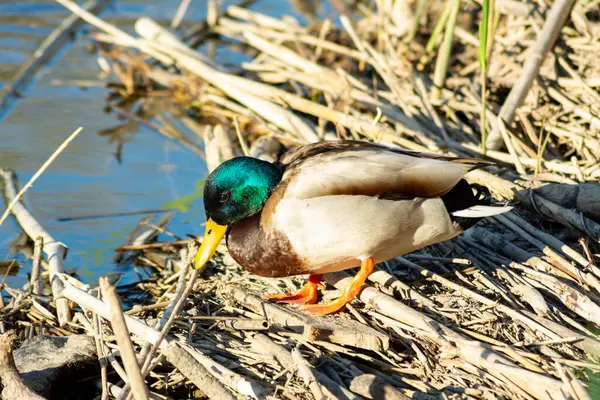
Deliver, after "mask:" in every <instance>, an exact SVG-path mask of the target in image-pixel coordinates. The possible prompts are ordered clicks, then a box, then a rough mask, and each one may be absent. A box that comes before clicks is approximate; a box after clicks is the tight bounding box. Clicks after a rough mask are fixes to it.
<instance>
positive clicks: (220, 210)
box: [195, 157, 282, 269]
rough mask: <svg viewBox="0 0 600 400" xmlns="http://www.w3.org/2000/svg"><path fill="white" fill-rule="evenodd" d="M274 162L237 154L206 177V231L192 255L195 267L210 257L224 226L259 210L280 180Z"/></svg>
mask: <svg viewBox="0 0 600 400" xmlns="http://www.w3.org/2000/svg"><path fill="white" fill-rule="evenodd" d="M281 175H282V174H281V171H280V170H279V169H278V168H277V167H276V166H274V165H273V164H271V163H269V162H266V161H262V160H258V159H256V158H252V157H236V158H232V159H231V160H228V161H225V162H224V163H223V164H221V165H219V167H218V168H217V169H215V170H214V171H213V172H212V173H211V174H210V175H209V176H208V178H207V179H206V185H205V186H204V210H205V211H206V232H205V233H204V238H203V239H202V247H201V248H200V250H199V251H198V253H197V254H196V257H195V267H196V269H200V268H202V267H203V266H204V265H205V264H206V263H207V262H208V260H210V258H211V257H212V255H213V254H214V252H215V250H216V249H217V246H218V245H219V242H221V239H222V238H223V236H225V233H226V232H227V227H228V226H229V225H231V224H235V223H236V222H239V221H241V220H243V219H244V218H247V217H249V216H251V215H254V214H256V213H258V212H259V211H260V210H262V208H263V206H264V204H265V202H266V201H267V199H268V198H269V195H270V194H271V192H272V191H273V189H275V187H276V186H277V185H278V184H279V182H280V181H281Z"/></svg>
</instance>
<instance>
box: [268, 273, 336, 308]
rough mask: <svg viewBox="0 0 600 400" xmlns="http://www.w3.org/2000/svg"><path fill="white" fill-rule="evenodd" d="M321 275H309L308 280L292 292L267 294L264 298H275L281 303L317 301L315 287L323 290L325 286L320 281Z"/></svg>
mask: <svg viewBox="0 0 600 400" xmlns="http://www.w3.org/2000/svg"><path fill="white" fill-rule="evenodd" d="M321 276H322V275H309V277H308V281H307V282H306V284H305V285H304V286H303V287H302V289H300V290H297V291H295V292H292V293H283V294H268V295H266V296H264V297H263V298H264V299H268V300H275V301H278V302H281V303H291V304H312V303H316V302H317V289H321V290H324V289H325V286H324V285H323V284H322V283H321Z"/></svg>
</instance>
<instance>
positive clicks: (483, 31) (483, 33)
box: [478, 0, 490, 155]
mask: <svg viewBox="0 0 600 400" xmlns="http://www.w3.org/2000/svg"><path fill="white" fill-rule="evenodd" d="M482 5H483V15H482V18H481V21H480V22H479V57H478V59H479V67H480V68H481V104H482V107H481V152H482V153H483V155H485V153H486V146H485V142H486V140H487V133H486V123H487V122H486V104H487V101H486V92H487V90H486V89H487V85H486V83H487V44H488V23H489V20H490V0H482Z"/></svg>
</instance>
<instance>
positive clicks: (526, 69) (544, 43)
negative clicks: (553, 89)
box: [486, 0, 575, 150]
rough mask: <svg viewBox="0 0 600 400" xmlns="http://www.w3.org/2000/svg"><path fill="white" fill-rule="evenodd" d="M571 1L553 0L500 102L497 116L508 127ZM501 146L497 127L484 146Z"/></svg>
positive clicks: (564, 17)
mask: <svg viewBox="0 0 600 400" xmlns="http://www.w3.org/2000/svg"><path fill="white" fill-rule="evenodd" d="M574 3H575V0H556V1H555V2H554V4H552V8H551V9H550V11H549V12H548V16H547V18H546V22H545V23H544V27H543V28H542V30H541V31H540V33H539V34H538V38H537V40H536V42H535V44H534V45H533V47H532V48H531V49H530V52H531V54H529V56H528V57H527V61H525V64H523V69H522V71H521V75H520V76H519V78H518V79H517V81H516V82H515V83H514V84H513V87H512V89H511V90H510V93H509V94H508V97H507V98H506V100H504V104H503V105H502V107H501V108H500V113H499V114H498V117H499V118H501V119H502V120H504V122H505V123H506V125H508V126H510V125H511V124H512V122H513V120H514V117H515V111H516V110H517V108H519V107H520V106H521V105H522V104H523V101H524V100H525V97H526V96H527V93H529V89H530V88H531V85H533V82H534V81H535V80H536V79H537V77H538V73H539V70H540V67H541V66H542V62H543V61H544V60H545V58H546V57H545V56H546V53H548V51H550V50H551V49H552V47H553V46H554V43H555V42H556V39H557V38H558V35H559V33H560V31H561V29H562V27H563V25H564V23H565V21H566V20H567V18H568V17H569V13H570V11H571V8H572V7H573V4H574ZM501 146H502V136H501V134H500V131H499V130H498V128H496V127H495V128H494V130H492V132H491V133H490V135H489V137H488V138H487V146H486V147H487V148H488V149H492V150H498V149H500V147H501Z"/></svg>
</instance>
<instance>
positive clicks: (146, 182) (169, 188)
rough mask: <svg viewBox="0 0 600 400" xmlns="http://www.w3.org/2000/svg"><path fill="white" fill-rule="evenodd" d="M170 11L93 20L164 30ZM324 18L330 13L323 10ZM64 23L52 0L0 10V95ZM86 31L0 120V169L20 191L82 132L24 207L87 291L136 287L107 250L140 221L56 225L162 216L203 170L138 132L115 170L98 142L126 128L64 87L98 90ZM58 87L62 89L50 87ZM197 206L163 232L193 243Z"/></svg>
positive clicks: (278, 11) (3, 244) (175, 147)
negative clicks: (141, 21) (151, 23)
mask: <svg viewBox="0 0 600 400" xmlns="http://www.w3.org/2000/svg"><path fill="white" fill-rule="evenodd" d="M225 4H227V3H225ZM178 6H179V0H164V1H155V2H147V1H143V0H116V1H113V2H112V3H111V4H110V5H109V6H108V7H107V8H105V10H104V11H103V13H102V14H101V16H102V17H103V18H104V19H106V20H107V21H109V22H111V23H114V24H117V25H118V26H119V27H120V28H121V29H124V30H126V31H129V32H133V23H134V22H135V20H136V19H137V18H139V17H141V16H149V17H151V18H154V19H155V20H156V21H158V22H159V23H161V24H163V25H167V24H168V23H169V22H170V20H171V19H172V17H173V16H174V15H175V12H176V10H177V7H178ZM251 8H252V9H254V10H257V11H261V12H265V13H268V14H270V15H273V16H280V15H282V14H292V13H294V8H293V6H291V5H290V4H288V3H287V2H280V1H277V0H271V1H259V2H258V3H256V4H255V5H253V6H252V7H251ZM322 10H324V11H323V12H326V13H328V14H329V13H330V10H329V8H328V7H325V8H323V9H322ZM205 11H206V9H205V2H204V1H200V0H194V1H192V4H191V6H190V9H189V10H188V13H187V15H186V19H185V21H188V22H191V21H200V20H202V19H203V18H204V17H205ZM67 15H68V12H67V11H66V10H65V9H63V8H62V7H61V6H60V5H58V4H56V3H54V2H53V1H20V2H16V1H10V2H0V87H2V86H3V85H4V84H5V83H6V82H7V81H9V80H10V79H11V78H12V76H13V74H14V73H15V72H16V70H17V69H18V67H19V65H20V64H21V63H22V62H24V61H25V60H26V59H27V57H28V56H29V55H30V54H31V53H32V52H33V51H34V50H35V49H36V48H37V46H38V45H39V43H41V41H42V40H43V39H44V38H45V37H46V36H47V35H48V34H49V33H50V32H51V31H52V29H53V28H54V27H55V26H56V25H58V24H59V23H60V21H62V19H64V18H65V17H66V16H67ZM89 29H91V28H90V27H89V26H86V27H85V28H84V32H82V31H81V30H80V34H79V35H78V37H77V39H76V40H75V42H73V43H71V44H68V45H67V46H65V47H64V48H63V49H62V50H61V51H60V52H59V53H58V54H57V55H56V56H55V57H54V58H53V60H52V61H51V62H50V63H48V64H47V65H46V66H44V67H43V69H42V70H41V71H39V72H38V74H37V75H36V78H35V80H34V81H33V83H31V84H30V85H29V86H28V87H27V88H26V89H25V90H24V97H23V98H21V99H19V100H18V101H16V102H14V103H13V104H12V105H11V106H10V107H9V108H8V111H7V112H5V113H3V114H1V117H2V119H0V165H1V166H3V167H8V168H12V169H13V170H15V171H16V172H17V174H18V176H19V179H20V181H21V184H24V183H25V182H26V181H27V180H28V179H29V178H30V177H31V176H32V175H33V174H34V173H35V172H36V170H37V169H38V168H39V166H40V165H41V164H42V163H43V162H44V161H45V160H46V159H47V158H48V156H49V155H50V154H52V153H53V151H54V150H55V149H56V148H57V147H58V146H59V145H60V144H61V143H62V141H63V140H64V139H65V138H66V137H67V136H68V135H69V134H70V133H71V132H72V131H73V130H75V129H76V128H77V127H78V126H83V127H84V131H83V132H82V133H81V134H80V135H79V136H78V137H77V139H76V140H75V141H74V142H73V143H72V144H71V145H70V146H69V147H68V148H67V150H66V151H65V152H64V153H63V154H61V155H60V156H59V158H58V159H57V160H56V161H55V162H54V163H53V164H52V166H51V167H50V169H49V170H47V171H46V172H45V173H44V174H43V175H42V177H41V178H40V179H39V180H38V181H37V182H36V184H35V185H34V186H33V187H32V188H31V189H30V190H29V191H28V193H27V195H26V198H25V200H26V204H27V206H28V208H29V209H30V210H31V211H32V213H33V214H34V215H35V216H36V217H37V219H38V220H39V221H40V222H41V224H42V225H43V226H45V227H46V229H47V230H48V231H49V232H50V233H51V234H52V235H53V236H54V237H55V238H56V239H57V240H60V241H62V242H64V243H66V244H67V245H68V246H69V247H70V252H69V257H68V259H67V263H66V266H67V269H69V270H75V271H76V272H77V274H78V275H79V276H80V277H81V278H82V279H83V280H84V281H86V282H88V283H89V282H93V281H95V280H96V279H97V278H98V277H100V276H102V275H106V274H110V273H121V274H123V276H122V278H121V281H120V283H128V282H133V281H135V280H136V279H138V278H137V276H136V274H135V273H134V272H133V270H132V267H131V266H119V265H117V264H115V263H114V262H113V259H112V256H113V250H114V248H115V247H117V246H119V245H121V244H123V243H124V242H125V238H126V235H127V234H128V233H129V232H130V230H131V229H132V228H133V227H135V226H136V225H137V223H138V221H139V220H140V218H141V217H140V216H139V215H136V216H126V217H118V218H99V219H86V220H77V221H70V222H60V221H57V218H59V217H70V216H77V215H86V214H108V213H116V212H126V211H132V210H141V209H157V208H164V207H168V206H169V205H170V204H171V203H172V202H173V201H176V200H178V199H180V198H182V197H185V196H189V195H190V194H194V193H197V192H198V190H197V185H198V182H201V181H202V179H203V178H204V177H205V175H206V173H207V170H206V166H205V165H204V163H203V161H202V159H201V158H200V157H198V156H197V155H195V154H194V153H192V152H191V151H189V150H187V149H185V148H183V147H181V146H180V145H179V144H177V143H175V142H173V141H170V140H168V139H165V138H164V137H162V136H160V135H159V134H158V133H156V132H154V131H152V130H150V129H147V128H145V127H139V131H138V133H137V134H136V135H135V136H133V138H132V139H131V140H130V141H129V142H128V143H126V144H125V147H124V149H123V153H122V162H121V163H119V162H118V160H117V158H116V157H115V150H116V144H111V143H109V141H108V139H107V137H106V136H100V135H99V134H98V132H99V131H101V130H104V129H107V128H110V127H113V126H116V125H119V124H121V123H123V122H124V121H119V120H118V119H117V118H116V117H115V116H114V115H112V114H106V113H104V111H103V109H104V106H105V100H104V96H105V95H106V93H107V90H106V89H104V88H103V87H101V86H98V87H89V88H87V89H81V88H80V87H77V86H74V85H68V84H64V82H65V81H73V80H89V81H97V82H101V79H100V78H99V73H100V69H99V67H98V64H97V62H96V59H95V57H93V56H90V55H89V53H88V51H87V49H88V44H89V40H88V37H87V36H86V35H85V31H87V30H89ZM221 53H222V52H218V53H217V54H221ZM223 57H225V58H226V62H236V60H237V59H241V57H242V55H240V54H238V55H236V54H223ZM236 57H237V59H236ZM217 61H219V62H223V60H217ZM61 81H62V82H63V84H59V85H57V82H59V83H60V82H61ZM199 144H200V145H201V143H200V142H199ZM201 203H202V202H201V199H197V200H196V201H194V202H192V203H191V204H190V207H189V209H188V210H187V211H186V212H184V213H178V214H177V215H176V216H175V218H174V219H173V220H172V222H171V224H170V225H169V229H170V230H171V231H172V232H174V233H176V234H177V235H178V236H181V237H185V235H186V234H193V235H201V234H202V233H203V228H202V226H201V223H202V222H204V212H203V210H202V204H201ZM0 209H4V206H2V207H0ZM159 217H160V216H158V217H157V218H159ZM20 232H21V230H20V228H19V227H18V225H17V224H16V223H15V221H14V220H13V219H10V220H7V221H6V222H5V223H4V224H3V225H2V226H1V227H0V261H3V260H8V259H13V258H16V259H17V260H20V261H23V260H24V259H23V258H22V257H21V256H20V255H18V254H12V253H10V245H11V243H12V242H13V241H14V239H15V238H16V237H17V235H18V234H19V233H20ZM163 239H168V238H167V237H163ZM29 271H30V262H25V263H24V266H23V268H21V269H20V270H19V271H18V273H17V274H16V275H15V276H11V277H9V278H8V283H9V284H10V285H12V286H16V287H19V286H22V285H23V284H24V283H25V282H26V280H27V274H28V272H29Z"/></svg>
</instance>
